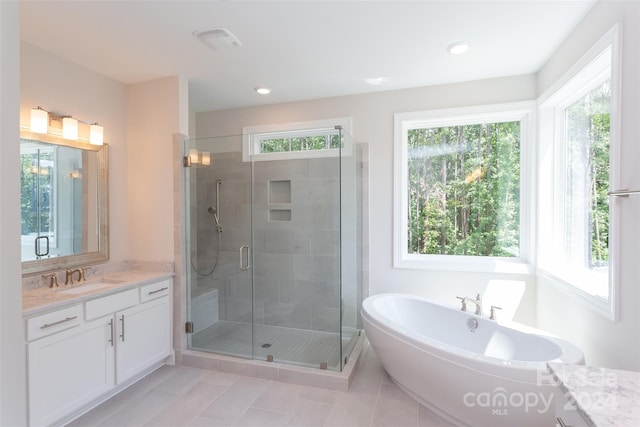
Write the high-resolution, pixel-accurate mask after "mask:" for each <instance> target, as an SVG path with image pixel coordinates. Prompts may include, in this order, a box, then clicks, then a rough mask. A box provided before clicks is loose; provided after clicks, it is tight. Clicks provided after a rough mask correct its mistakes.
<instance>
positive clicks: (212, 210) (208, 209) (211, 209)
mask: <svg viewBox="0 0 640 427" xmlns="http://www.w3.org/2000/svg"><path fill="white" fill-rule="evenodd" d="M207 212H209V213H210V214H213V215H215V214H216V212H218V209H216V207H215V206H209V207H208V208H207Z"/></svg>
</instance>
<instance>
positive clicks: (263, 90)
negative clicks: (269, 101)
mask: <svg viewBox="0 0 640 427" xmlns="http://www.w3.org/2000/svg"><path fill="white" fill-rule="evenodd" d="M256 92H258V93H259V94H260V95H269V94H270V93H271V89H270V88H268V87H264V86H261V87H257V88H256Z"/></svg>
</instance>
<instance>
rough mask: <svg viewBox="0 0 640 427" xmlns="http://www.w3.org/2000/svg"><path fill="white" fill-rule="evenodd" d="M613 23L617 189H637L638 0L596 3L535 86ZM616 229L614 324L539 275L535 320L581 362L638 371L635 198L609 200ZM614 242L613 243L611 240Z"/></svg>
mask: <svg viewBox="0 0 640 427" xmlns="http://www.w3.org/2000/svg"><path fill="white" fill-rule="evenodd" d="M616 22H619V23H621V24H622V30H623V35H622V47H623V51H622V58H623V67H622V109H621V111H622V134H621V137H622V152H621V156H620V157H621V160H622V164H621V168H620V171H621V174H622V177H621V184H622V187H621V188H629V189H640V168H638V159H640V143H639V139H638V135H640V120H639V118H640V3H639V2H637V1H624V2H619V1H602V2H600V3H598V4H596V5H595V6H594V8H593V9H592V10H591V12H590V13H589V14H588V15H587V16H586V18H585V19H584V21H583V22H582V23H581V24H580V25H579V26H578V27H577V28H576V30H575V31H574V32H573V33H572V34H571V36H570V37H569V38H568V39H567V41H566V42H565V43H564V44H563V45H562V46H561V47H560V48H559V49H558V51H557V52H556V53H555V55H554V56H553V57H552V58H551V59H550V60H549V61H548V63H547V65H545V67H544V68H543V69H542V70H541V71H540V79H539V87H540V89H541V90H545V89H548V88H549V87H552V86H553V84H554V83H555V81H556V80H557V79H559V78H560V77H561V76H562V75H563V74H564V73H565V72H566V71H567V70H568V69H569V68H570V67H571V66H572V65H573V64H574V63H575V62H576V60H577V59H578V58H580V57H581V56H582V55H583V54H584V53H585V52H586V51H587V50H588V49H589V48H590V47H591V46H592V45H593V44H595V42H596V41H597V40H599V39H600V38H601V37H602V36H603V35H604V34H605V33H606V32H607V31H608V30H609V29H610V28H611V27H612V26H613V25H614V24H615V23H616ZM615 202H616V203H619V204H620V205H619V206H620V207H621V223H620V227H621V230H622V233H620V234H621V241H620V242H619V244H620V247H621V251H620V270H619V276H618V283H619V293H618V307H619V321H617V322H614V321H611V320H608V319H606V318H605V317H603V316H602V315H600V314H598V313H596V312H595V311H593V310H592V309H590V308H589V307H587V306H585V305H583V304H581V303H580V302H577V301H575V300H574V299H573V298H571V297H569V296H567V295H565V294H564V293H562V292H560V291H559V290H557V289H556V288H554V287H552V286H551V284H550V283H548V282H546V281H545V280H543V279H540V281H539V285H538V302H537V311H538V324H539V326H540V327H542V328H544V329H547V330H549V331H551V332H553V333H555V334H558V335H561V336H566V337H569V338H570V339H571V340H572V341H573V342H574V343H575V344H577V345H578V346H579V347H580V348H582V349H583V351H584V352H585V355H586V358H587V364H590V365H595V366H606V367H612V368H619V369H633V370H640V310H639V309H638V307H640V286H639V284H638V278H639V277H640V262H639V259H638V256H639V254H640V249H639V245H640V225H639V223H638V218H640V197H639V196H632V197H629V198H627V199H617V200H616V201H615ZM615 243H617V242H614V244H615Z"/></svg>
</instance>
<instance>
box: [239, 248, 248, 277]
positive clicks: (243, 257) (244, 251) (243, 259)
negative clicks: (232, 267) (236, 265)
mask: <svg viewBox="0 0 640 427" xmlns="http://www.w3.org/2000/svg"><path fill="white" fill-rule="evenodd" d="M250 257H251V255H249V246H247V245H243V246H240V271H247V270H248V269H249V265H250V264H251V258H250Z"/></svg>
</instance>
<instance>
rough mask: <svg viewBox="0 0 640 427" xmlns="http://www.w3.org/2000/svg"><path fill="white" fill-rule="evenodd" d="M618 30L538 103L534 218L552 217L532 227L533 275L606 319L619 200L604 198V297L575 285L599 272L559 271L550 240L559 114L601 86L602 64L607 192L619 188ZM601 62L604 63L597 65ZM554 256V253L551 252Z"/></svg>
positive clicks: (612, 302) (557, 205) (561, 167)
mask: <svg viewBox="0 0 640 427" xmlns="http://www.w3.org/2000/svg"><path fill="white" fill-rule="evenodd" d="M621 35H622V32H621V25H620V24H616V25H614V26H613V27H612V28H611V29H610V30H609V31H607V33H605V35H604V36H603V37H601V38H600V39H599V40H598V41H597V42H596V43H595V44H594V45H593V46H592V47H591V48H590V49H589V50H588V51H587V52H586V53H585V54H584V55H583V56H582V57H581V58H580V59H579V60H578V61H577V62H576V63H575V64H574V65H573V66H572V67H571V68H570V69H569V70H568V71H567V72H566V73H565V74H564V75H563V76H562V77H561V78H560V79H558V81H556V83H555V84H554V85H553V86H552V87H550V88H549V89H548V90H547V91H546V92H545V93H544V94H543V95H542V96H541V97H540V98H539V100H538V102H539V112H538V113H539V118H540V122H539V134H540V148H539V149H540V156H539V165H538V168H539V170H540V174H539V180H538V188H539V195H538V218H539V219H540V221H542V219H543V218H549V216H551V217H552V218H553V226H551V227H549V224H548V223H546V224H542V223H541V222H540V223H539V224H538V230H539V237H538V240H539V242H538V245H537V247H538V251H539V254H538V265H537V274H538V275H539V276H540V277H543V278H544V279H545V280H546V281H548V282H549V283H550V284H551V285H552V286H554V287H555V288H557V289H559V290H560V291H561V292H563V293H565V294H567V295H569V296H571V297H573V298H574V299H576V300H577V301H579V302H580V303H582V304H583V305H585V306H587V307H589V308H591V309H592V310H594V311H595V312H597V313H600V314H601V315H603V316H604V317H606V318H607V319H609V320H613V321H616V320H617V319H618V298H617V293H618V292H617V283H618V280H617V276H618V271H619V269H620V267H619V264H618V263H619V256H618V253H619V247H618V244H619V241H620V238H619V237H620V230H619V227H618V226H617V224H618V223H619V215H620V209H619V207H618V203H619V201H616V199H615V198H612V199H609V201H610V203H609V262H608V273H607V280H608V283H607V287H608V298H607V299H606V300H605V299H604V298H602V297H599V296H597V295H594V294H592V293H590V292H588V291H586V290H585V288H586V287H587V286H580V284H579V283H581V282H583V281H591V280H597V276H599V275H600V274H602V273H598V272H595V271H594V272H590V271H589V269H575V270H571V274H568V273H564V274H563V272H562V271H560V268H559V266H558V265H557V263H556V262H554V260H553V259H554V256H553V255H552V254H553V251H554V243H555V239H554V238H553V237H552V236H553V235H554V233H557V232H558V231H559V229H564V228H563V227H564V221H563V212H564V211H563V210H562V209H563V204H564V201H563V200H562V198H561V195H562V192H563V191H564V188H563V183H562V182H561V181H562V179H561V178H560V177H562V176H563V173H564V172H566V168H567V166H566V165H565V162H564V153H563V151H564V149H565V142H564V134H565V130H566V129H565V123H564V118H563V112H564V111H565V108H566V107H567V106H569V105H570V104H571V103H572V102H575V101H576V100H577V99H580V98H581V97H582V96H584V95H585V94H586V93H588V91H589V90H590V89H592V88H593V85H595V84H597V82H601V81H602V76H601V75H602V73H603V72H605V71H606V70H605V71H603V69H602V67H603V66H604V65H606V68H608V69H609V70H610V71H609V72H608V73H607V75H610V78H611V83H610V84H611V110H610V133H609V189H610V190H614V189H617V188H621V187H620V165H621V159H620V143H621V141H620V129H621V122H620V120H621V114H620V113H621V110H620V108H621V107H620V105H621V104H620V102H621V95H622V92H621V86H620V82H621V68H622V67H621V60H622V58H621ZM608 49H610V50H611V53H610V55H611V57H610V61H604V60H603V55H604V54H605V52H606V51H607V50H608ZM603 61H604V63H603ZM556 253H557V252H556Z"/></svg>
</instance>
